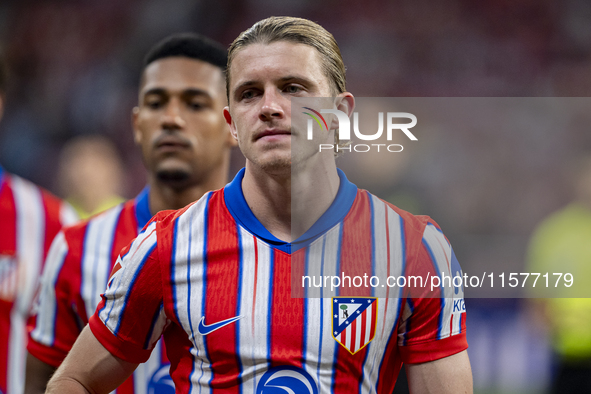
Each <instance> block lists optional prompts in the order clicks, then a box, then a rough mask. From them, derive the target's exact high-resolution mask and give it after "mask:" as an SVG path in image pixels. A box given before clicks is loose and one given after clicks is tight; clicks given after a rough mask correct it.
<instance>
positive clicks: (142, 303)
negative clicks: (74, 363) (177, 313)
mask: <svg viewBox="0 0 591 394" xmlns="http://www.w3.org/2000/svg"><path fill="white" fill-rule="evenodd" d="M167 324H168V321H167V319H166V315H165V313H164V309H163V296H162V276H161V271H160V266H159V261H158V247H157V235H156V222H155V221H153V222H151V223H150V224H148V226H147V227H145V228H144V230H143V231H142V232H141V233H140V234H139V235H138V237H137V238H136V239H135V240H134V241H133V242H132V244H131V245H130V246H128V247H126V248H125V249H123V251H122V254H121V256H120V257H119V258H118V259H117V263H116V264H115V266H114V267H113V270H112V272H111V277H110V279H109V282H108V284H107V290H106V291H105V292H104V294H102V295H101V302H100V303H99V305H98V306H97V309H96V311H95V313H94V315H93V316H92V317H91V318H90V321H89V325H90V329H91V330H92V332H93V334H94V336H95V337H96V338H97V339H98V340H99V342H101V344H102V345H103V346H104V347H105V348H106V349H107V350H109V352H111V354H113V355H115V356H117V357H119V358H121V359H123V360H125V361H129V362H132V363H142V362H145V361H146V360H147V359H148V358H149V357H150V353H151V351H152V349H153V348H154V346H155V344H156V342H157V341H158V339H159V338H160V336H161V335H162V333H163V331H164V329H165V327H166V325H167Z"/></svg>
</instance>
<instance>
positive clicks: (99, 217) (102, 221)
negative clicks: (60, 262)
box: [62, 200, 134, 239]
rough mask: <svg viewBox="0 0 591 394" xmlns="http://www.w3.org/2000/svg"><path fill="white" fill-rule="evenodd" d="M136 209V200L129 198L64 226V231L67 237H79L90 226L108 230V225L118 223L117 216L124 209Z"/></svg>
mask: <svg viewBox="0 0 591 394" xmlns="http://www.w3.org/2000/svg"><path fill="white" fill-rule="evenodd" d="M133 209H134V201H133V200H128V201H125V202H122V203H120V204H117V205H115V206H114V207H111V208H109V209H106V210H104V211H102V212H99V213H96V214H94V215H92V216H90V217H88V218H86V219H82V220H79V221H77V222H76V223H74V224H70V225H67V226H64V227H63V228H62V232H63V233H64V235H65V237H66V239H79V238H84V235H85V234H86V231H87V229H88V226H90V225H93V226H98V227H101V228H102V229H103V231H108V230H109V229H108V228H106V227H105V226H107V227H113V226H116V225H117V220H116V219H117V218H118V217H119V216H120V215H121V214H122V212H123V211H126V210H133Z"/></svg>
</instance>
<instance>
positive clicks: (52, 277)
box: [27, 230, 82, 367]
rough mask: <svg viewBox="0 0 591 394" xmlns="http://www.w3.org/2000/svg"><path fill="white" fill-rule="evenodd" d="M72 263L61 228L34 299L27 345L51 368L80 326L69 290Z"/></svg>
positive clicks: (72, 259)
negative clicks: (31, 324) (33, 322)
mask: <svg viewBox="0 0 591 394" xmlns="http://www.w3.org/2000/svg"><path fill="white" fill-rule="evenodd" d="M75 264H76V258H75V257H74V256H73V255H72V250H71V248H70V245H69V244H68V242H67V238H66V236H65V233H64V231H63V230H62V231H60V232H59V233H58V235H57V236H56V237H55V239H54V241H53V243H52V245H51V248H50V249H49V253H48V255H47V259H46V262H45V267H44V269H43V274H42V276H41V283H40V289H39V293H38V299H37V302H36V303H37V307H36V309H37V316H36V323H35V327H34V329H33V330H32V331H31V332H30V337H29V343H28V346H27V349H28V351H29V353H31V354H32V355H33V356H35V357H36V358H38V359H39V360H41V361H43V362H45V363H47V364H49V365H52V366H54V367H58V366H59V365H60V364H61V362H62V361H63V359H64V358H65V357H66V355H67V354H68V352H69V351H70V349H71V348H72V345H73V344H74V342H75V341H76V338H77V337H78V335H79V334H80V331H81V329H82V327H81V326H82V324H81V318H80V317H79V316H78V314H77V311H76V308H75V307H74V306H75V305H76V302H75V300H74V299H73V298H72V294H73V292H72V291H71V288H72V284H71V280H70V279H71V275H72V272H74V270H71V269H70V267H71V266H74V268H75Z"/></svg>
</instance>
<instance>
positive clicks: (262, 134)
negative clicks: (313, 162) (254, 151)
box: [255, 129, 291, 140]
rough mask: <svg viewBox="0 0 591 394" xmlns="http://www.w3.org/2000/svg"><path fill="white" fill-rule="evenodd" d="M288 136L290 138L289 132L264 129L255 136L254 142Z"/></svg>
mask: <svg viewBox="0 0 591 394" xmlns="http://www.w3.org/2000/svg"><path fill="white" fill-rule="evenodd" d="M282 135H288V136H291V131H290V130H283V129H266V130H263V131H261V132H260V133H258V134H256V135H255V140H259V139H261V138H264V137H275V136H282Z"/></svg>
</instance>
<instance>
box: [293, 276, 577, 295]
mask: <svg viewBox="0 0 591 394" xmlns="http://www.w3.org/2000/svg"><path fill="white" fill-rule="evenodd" d="M573 283H574V277H573V275H572V274H571V273H568V272H567V273H562V272H546V273H539V272H510V273H506V272H502V273H500V274H495V273H493V272H490V273H487V272H484V273H483V274H482V276H476V275H472V276H470V275H468V274H463V275H455V276H451V275H447V274H445V273H443V274H442V275H432V274H431V273H430V272H428V273H427V275H426V276H425V277H423V276H421V275H401V276H388V277H387V278H386V280H385V281H384V282H382V281H380V278H379V277H378V276H375V275H374V276H370V275H368V274H364V275H356V276H349V275H345V274H344V273H343V274H341V276H337V275H324V276H321V275H316V276H315V275H304V276H302V287H303V288H313V287H315V288H329V287H330V289H331V291H333V290H334V289H336V288H340V287H349V288H351V287H374V288H375V287H386V286H387V287H401V288H405V287H406V288H430V290H431V291H434V290H436V289H438V288H442V287H443V288H445V287H448V288H457V287H462V286H463V287H465V288H469V287H483V286H484V287H488V288H495V287H501V288H504V287H523V288H536V287H538V288H540V287H542V288H544V287H546V288H549V287H563V286H564V287H571V286H572V285H573Z"/></svg>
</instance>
